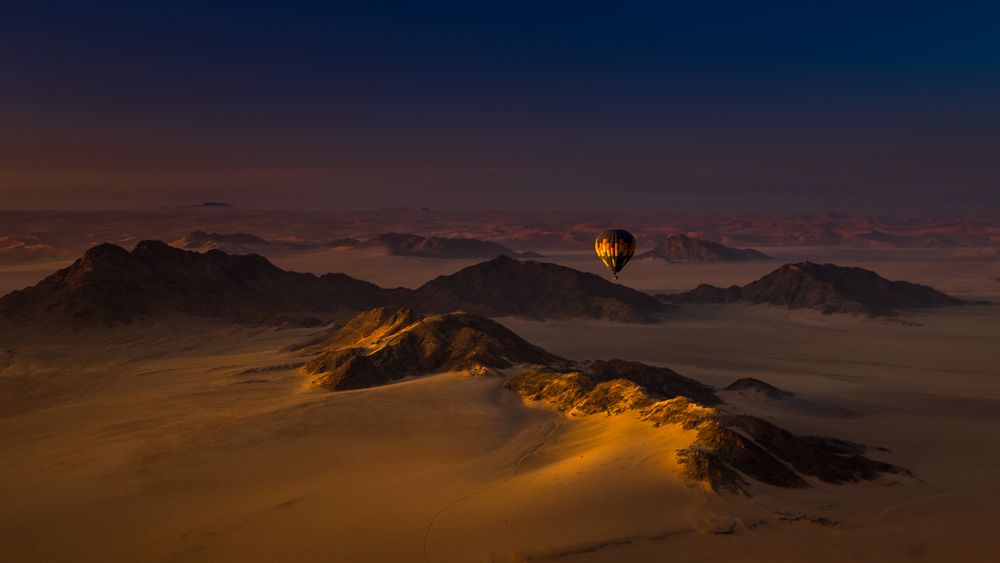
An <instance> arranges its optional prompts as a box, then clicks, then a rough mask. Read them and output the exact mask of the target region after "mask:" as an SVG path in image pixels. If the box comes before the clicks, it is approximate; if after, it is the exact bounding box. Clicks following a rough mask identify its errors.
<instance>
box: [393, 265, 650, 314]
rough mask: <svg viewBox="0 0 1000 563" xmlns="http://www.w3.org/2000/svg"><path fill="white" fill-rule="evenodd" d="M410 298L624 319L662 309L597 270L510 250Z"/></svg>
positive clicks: (441, 307)
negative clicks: (519, 256)
mask: <svg viewBox="0 0 1000 563" xmlns="http://www.w3.org/2000/svg"><path fill="white" fill-rule="evenodd" d="M411 303H412V305H413V307H415V308H419V309H422V310H426V311H431V312H444V311H453V310H455V309H464V310H467V311H471V312H474V313H477V314H481V315H487V316H508V315H511V316H525V317H544V318H554V319H569V318H595V319H606V320H614V321H623V322H653V321H654V320H655V316H656V313H658V312H659V311H660V310H662V305H661V304H660V303H659V302H658V301H657V300H656V299H654V298H653V297H651V296H649V295H646V294H645V293H642V292H639V291H636V290H634V289H630V288H628V287H625V286H622V285H618V284H613V283H611V282H609V281H607V280H605V279H603V278H601V277H600V276H597V275H594V274H589V273H584V272H580V271H578V270H574V269H572V268H567V267H565V266H560V265H557V264H551V263H548V262H538V261H534V260H515V259H513V258H510V257H508V256H498V257H496V258H493V259H492V260H488V261H486V262H480V263H479V264H474V265H472V266H469V267H467V268H464V269H462V270H459V271H458V272H456V273H454V274H450V275H446V276H439V277H437V278H435V279H433V280H431V281H429V282H427V283H426V284H424V285H423V286H421V287H420V288H418V289H417V290H416V291H415V292H414V294H413V301H412V302H411Z"/></svg>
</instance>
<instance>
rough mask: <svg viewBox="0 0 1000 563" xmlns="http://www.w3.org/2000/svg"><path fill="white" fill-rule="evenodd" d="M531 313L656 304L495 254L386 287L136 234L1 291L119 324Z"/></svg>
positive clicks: (79, 322) (630, 311)
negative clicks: (380, 313)
mask: <svg viewBox="0 0 1000 563" xmlns="http://www.w3.org/2000/svg"><path fill="white" fill-rule="evenodd" d="M385 305H389V306H397V307H398V306H403V305H406V306H409V307H411V308H413V309H416V310H420V311H424V312H434V313H447V312H451V311H453V310H456V309H466V310H468V311H470V312H475V313H478V314H484V315H516V316H523V317H531V318H560V319H567V318H594V319H610V320H616V321H625V322H649V321H652V320H654V319H655V317H654V316H653V315H654V314H655V312H656V311H658V310H659V309H661V308H662V304H660V302H659V301H657V300H656V299H654V298H652V297H650V296H648V295H646V294H643V293H640V292H637V291H634V290H631V289H628V288H625V287H622V286H618V285H614V284H611V283H610V282H608V281H605V280H603V279H601V278H600V277H598V276H594V275H592V274H584V273H582V272H578V271H576V270H572V269H570V268H564V267H562V266H556V265H554V264H544V263H539V262H519V261H516V260H513V259H510V258H506V257H499V258H496V259H494V260H491V261H489V262H484V263H481V264H477V265H474V266H470V267H468V268H466V269H464V270H461V271H459V272H457V273H455V274H452V275H450V276H442V277H440V278H437V279H436V280H433V281H431V282H428V283H427V284H425V285H424V286H422V287H420V288H419V289H417V290H410V289H402V288H398V289H383V288H380V287H378V286H376V285H374V284H371V283H368V282H365V281H361V280H358V279H355V278H352V277H350V276H347V275H344V274H324V275H322V276H315V275H313V274H303V273H295V272H287V271H284V270H282V269H280V268H278V267H276V266H274V265H273V264H271V263H270V262H269V261H268V260H267V259H265V258H263V257H261V256H258V255H256V254H247V255H231V254H226V253H225V252H222V251H221V250H210V251H208V252H205V253H198V252H191V251H186V250H181V249H177V248H173V247H171V246H168V245H166V244H165V243H162V242H159V241H143V242H140V243H139V244H138V245H137V246H136V247H135V249H134V250H133V251H131V252H129V251H126V250H125V249H123V248H121V247H118V246H115V245H112V244H102V245H100V246H96V247H94V248H92V249H90V250H88V251H87V252H86V253H85V254H84V256H83V257H82V258H80V259H79V260H77V261H76V262H74V263H73V264H72V265H71V266H69V267H68V268H65V269H62V270H59V271H58V272H56V273H55V274H52V275H51V276H49V277H47V278H45V279H44V280H42V281H41V282H39V283H38V284H37V285H35V286H34V287H31V288H28V289H24V290H20V291H15V292H13V293H10V294H8V295H7V296H5V297H0V320H7V321H16V322H43V323H55V324H69V325H73V326H77V327H86V326H90V325H121V324H127V323H131V322H134V321H137V320H139V319H143V318H156V317H164V316H169V315H194V316H200V317H212V318H218V319H223V320H229V321H235V322H252V323H271V322H273V321H275V320H276V319H282V322H288V321H289V320H290V319H295V318H319V317H322V316H323V313H334V312H337V311H343V310H348V311H360V310H365V309H369V308H372V307H378V306H385Z"/></svg>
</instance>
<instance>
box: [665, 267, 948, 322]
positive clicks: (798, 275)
mask: <svg viewBox="0 0 1000 563" xmlns="http://www.w3.org/2000/svg"><path fill="white" fill-rule="evenodd" d="M661 297H662V298H663V299H664V300H666V301H671V302H675V303H731V302H734V301H748V302H750V303H769V304H772V305H784V306H786V307H789V308H792V309H801V308H807V309H816V310H819V311H822V312H824V313H856V314H867V315H872V316H877V315H894V314H895V313H896V309H898V308H908V307H943V306H946V305H961V304H964V303H965V301H962V300H961V299H955V298H954V297H950V296H948V295H946V294H944V293H942V292H940V291H937V290H936V289H934V288H931V287H928V286H925V285H919V284H915V283H910V282H906V281H890V280H887V279H885V278H883V277H882V276H880V275H878V274H876V273H875V272H872V271H871V270H865V269H863V268H850V267H844V266H837V265H834V264H815V263H813V262H800V263H798V264H785V265H784V266H782V267H780V268H778V269H777V270H775V271H773V272H771V273H769V274H767V275H766V276H764V277H762V278H760V279H758V280H756V281H754V282H751V283H749V284H747V285H744V286H742V287H740V286H735V285H734V286H730V287H726V288H722V287H715V286H712V285H708V284H702V285H700V286H698V287H696V288H695V289H693V290H691V291H687V292H684V293H676V294H672V295H665V296H661Z"/></svg>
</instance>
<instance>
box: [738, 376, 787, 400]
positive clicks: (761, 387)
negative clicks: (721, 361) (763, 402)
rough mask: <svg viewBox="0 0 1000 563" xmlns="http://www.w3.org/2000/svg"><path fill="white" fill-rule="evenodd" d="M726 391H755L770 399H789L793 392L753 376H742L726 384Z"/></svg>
mask: <svg viewBox="0 0 1000 563" xmlns="http://www.w3.org/2000/svg"><path fill="white" fill-rule="evenodd" d="M726 391H737V392H742V391H755V392H757V393H760V394H762V395H765V396H767V397H770V398H772V399H789V398H791V397H794V396H795V393H791V392H789V391H785V390H784V389H779V388H777V387H775V386H774V385H771V384H770V383H768V382H766V381H761V380H759V379H756V378H753V377H743V378H740V379H737V380H736V381H734V382H732V383H730V384H729V385H727V386H726Z"/></svg>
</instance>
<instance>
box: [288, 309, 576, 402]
mask: <svg viewBox="0 0 1000 563" xmlns="http://www.w3.org/2000/svg"><path fill="white" fill-rule="evenodd" d="M319 351H320V354H319V355H318V356H317V357H316V358H314V359H313V360H312V361H310V362H309V363H308V364H306V366H305V368H304V370H305V371H306V373H309V374H312V375H315V376H317V377H316V379H315V380H314V382H315V383H316V384H317V385H319V386H321V387H324V388H326V389H330V390H343V389H359V388H364V387H373V386H377V385H384V384H386V383H391V382H393V381H396V380H399V379H403V378H405V377H411V376H417V375H427V374H432V373H442V372H447V371H466V370H471V371H474V372H485V371H487V370H490V369H506V368H509V367H511V366H513V365H515V364H537V365H553V364H563V363H565V360H563V359H562V358H559V357H557V356H554V355H552V354H549V353H548V352H546V351H545V350H542V349H541V348H539V347H537V346H535V345H533V344H530V343H528V342H527V341H525V340H524V339H522V338H521V337H519V336H517V335H516V334H514V333H513V332H511V331H510V330H509V329H507V328H506V327H504V326H503V325H501V324H500V323H498V322H496V321H493V320H490V319H487V318H484V317H480V316H478V315H473V314H470V313H464V312H455V313H449V314H446V315H438V316H432V317H421V316H419V315H416V314H415V313H413V311H410V310H409V309H405V308H403V309H391V308H379V309H373V310H371V311H367V312H364V313H361V314H359V315H357V316H356V317H354V318H353V319H351V321H349V322H348V323H347V324H346V325H344V327H343V328H341V329H340V330H338V331H337V332H336V333H335V334H334V335H333V336H332V337H330V339H329V340H328V341H327V342H325V343H324V344H321V345H320V346H319Z"/></svg>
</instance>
